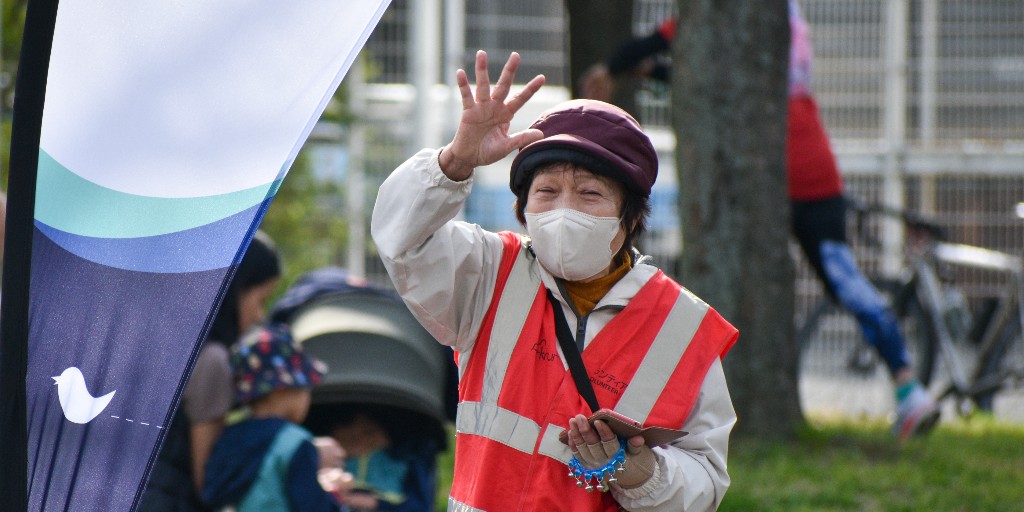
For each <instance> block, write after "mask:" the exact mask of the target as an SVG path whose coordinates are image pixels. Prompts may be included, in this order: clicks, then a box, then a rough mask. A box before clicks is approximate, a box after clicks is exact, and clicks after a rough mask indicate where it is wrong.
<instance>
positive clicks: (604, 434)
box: [594, 420, 616, 441]
mask: <svg viewBox="0 0 1024 512" xmlns="http://www.w3.org/2000/svg"><path fill="white" fill-rule="evenodd" d="M594 430H596V431H597V434H598V436H600V439H601V441H611V440H613V439H616V436H615V432H612V428H611V427H609V426H608V424H607V423H605V422H603V421H601V420H597V421H595V422H594Z"/></svg>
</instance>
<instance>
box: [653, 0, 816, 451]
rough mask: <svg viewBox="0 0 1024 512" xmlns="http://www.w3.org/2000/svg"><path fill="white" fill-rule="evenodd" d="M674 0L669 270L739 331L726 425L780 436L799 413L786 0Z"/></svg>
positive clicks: (793, 426)
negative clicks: (676, 233)
mask: <svg viewBox="0 0 1024 512" xmlns="http://www.w3.org/2000/svg"><path fill="white" fill-rule="evenodd" d="M677 3H678V6H679V14H680V20H679V27H678V32H677V36H676V40H675V41H674V45H673V49H672V51H673V62H674V63H675V64H674V66H673V76H672V93H673V100H672V108H673V114H672V118H673V127H674V130H675V133H676V138H677V151H676V164H677V169H678V174H679V210H680V216H681V226H682V230H683V255H682V256H683V257H682V259H681V268H680V274H679V275H680V276H681V278H682V282H683V284H684V285H685V286H687V287H688V288H690V289H691V290H692V291H693V292H694V293H696V294H697V295H698V296H700V297H701V298H703V299H704V300H706V301H707V302H708V303H709V304H711V306H712V307H714V308H715V309H717V310H718V311H719V312H720V313H722V315H723V316H724V317H725V318H726V319H728V320H729V321H730V322H732V323H733V324H734V325H735V326H736V327H737V328H738V329H739V331H740V338H739V342H738V343H737V344H736V346H735V347H734V348H733V349H732V351H731V352H730V353H729V355H728V356H727V357H726V358H725V361H724V362H725V369H726V375H727V378H728V380H729V389H730V392H731V393H732V397H733V402H734V404H735V406H736V409H737V413H738V416H739V422H738V424H737V427H736V432H737V434H739V435H748V436H750V435H754V436H759V437H775V438H782V437H789V436H790V435H791V434H793V433H795V432H796V430H797V429H798V427H799V426H800V425H802V424H803V416H802V413H801V410H800V401H799V394H798V387H797V358H798V354H797V350H796V346H795V342H794V336H793V275H794V272H793V262H792V259H791V258H790V255H789V250H788V243H789V202H788V199H787V195H786V173H785V137H786V122H787V121H786V110H787V89H786V88H787V65H788V59H789V21H788V17H787V2H786V0H765V1H763V2H698V1H692V0H677Z"/></svg>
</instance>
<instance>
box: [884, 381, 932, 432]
mask: <svg viewBox="0 0 1024 512" xmlns="http://www.w3.org/2000/svg"><path fill="white" fill-rule="evenodd" d="M938 422H939V408H938V406H937V405H936V404H935V400H934V399H932V397H931V395H929V394H928V391H926V390H925V389H924V387H923V386H921V385H916V386H914V389H913V390H912V391H911V392H910V393H909V394H908V395H907V396H906V397H904V398H903V400H900V403H899V404H897V405H896V423H894V424H893V426H892V430H893V434H895V435H896V437H897V438H899V440H900V441H905V440H907V439H908V438H910V437H911V436H923V435H925V434H927V433H928V432H931V430H932V428H934V427H935V424H936V423H938Z"/></svg>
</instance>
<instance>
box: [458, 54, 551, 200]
mask: <svg viewBox="0 0 1024 512" xmlns="http://www.w3.org/2000/svg"><path fill="white" fill-rule="evenodd" d="M519 60H520V57H519V54H518V53H514V52H513V53H512V54H511V55H510V56H509V58H508V61H507V62H506V63H505V67H504V68H503V69H502V70H501V76H500V77H499V78H498V83H497V84H495V86H494V90H493V91H492V90H491V83H490V79H489V77H488V74H487V53H486V52H484V51H483V50H481V51H478V52H477V54H476V91H475V93H474V91H473V89H472V88H471V87H470V85H469V77H468V76H467V75H466V72H465V71H464V70H461V69H460V70H458V72H456V74H455V80H456V83H457V85H458V88H459V94H460V95H461V97H462V118H461V120H460V121H459V127H458V130H457V131H456V132H455V138H454V139H453V140H452V142H451V143H450V144H448V146H447V147H446V148H445V149H444V150H443V151H442V154H441V168H442V170H444V172H445V174H446V175H447V176H448V177H449V178H451V179H453V180H456V181H460V180H464V179H466V178H468V177H469V175H470V174H472V172H473V169H474V168H476V167H479V166H482V165H488V164H492V163H494V162H497V161H498V160H501V159H502V158H504V157H505V156H506V155H508V154H509V153H511V152H512V151H513V150H515V149H517V148H521V147H523V146H525V145H527V144H529V143H531V142H534V141H537V140H540V139H541V138H542V137H543V136H544V134H543V133H541V132H540V130H536V129H528V130H523V131H521V132H519V133H514V134H511V135H510V134H509V133H508V131H509V126H510V125H511V122H512V118H513V117H514V116H515V114H516V112H518V111H519V109H520V108H521V107H522V106H523V105H524V104H525V103H526V102H527V101H528V100H529V99H530V98H531V97H533V94H534V93H535V92H537V90H538V89H540V87H541V86H542V85H544V75H537V76H536V77H534V78H533V80H530V82H529V83H527V84H526V86H525V87H524V88H523V90H521V91H519V92H518V93H517V94H515V95H513V96H512V97H511V98H509V97H508V96H509V92H510V90H511V88H512V81H513V80H514V79H515V75H516V70H517V69H518V68H519ZM506 98H507V101H506Z"/></svg>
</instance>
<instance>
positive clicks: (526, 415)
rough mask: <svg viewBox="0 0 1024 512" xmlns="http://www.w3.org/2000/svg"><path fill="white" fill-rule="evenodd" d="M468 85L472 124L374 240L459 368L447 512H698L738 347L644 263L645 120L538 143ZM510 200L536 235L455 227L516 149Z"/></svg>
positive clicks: (576, 115) (384, 219) (403, 191)
mask: <svg viewBox="0 0 1024 512" xmlns="http://www.w3.org/2000/svg"><path fill="white" fill-rule="evenodd" d="M519 61H520V59H519V55H518V54H516V53H513V54H512V55H511V56H510V57H509V59H508V61H507V62H506V64H505V66H504V68H503V70H502V72H501V76H500V77H499V79H498V82H497V84H496V85H495V86H494V88H493V89H492V87H491V84H490V81H489V78H488V74H487V54H486V53H484V52H483V51H480V52H478V53H477V55H476V87H475V91H474V89H473V88H471V87H470V83H469V79H468V77H467V75H466V73H465V71H463V70H459V71H458V72H457V73H456V82H457V87H458V90H459V92H460V94H461V97H462V117H461V120H460V122H459V126H458V129H457V131H456V134H455V137H454V138H453V140H452V141H451V142H450V143H449V144H448V145H447V146H445V147H443V148H441V149H439V150H434V149H425V150H422V151H420V152H419V153H418V154H416V155H415V156H413V157H412V158H410V159H409V160H407V161H406V162H405V163H403V164H402V165H401V166H400V167H399V168H398V169H396V170H395V171H394V172H393V173H392V174H391V176H389V177H388V178H387V179H386V180H385V182H384V184H383V185H382V186H381V187H380V190H379V193H378V196H377V202H376V205H375V206H374V209H373V219H372V222H371V232H372V234H373V239H374V241H375V242H376V244H377V248H378V251H379V253H380V255H381V258H382V260H383V261H384V264H385V267H386V268H387V270H388V273H389V274H390V276H391V279H392V281H393V282H394V284H395V287H396V289H397V291H398V292H399V294H400V295H401V297H402V299H403V300H404V301H405V303H406V305H407V306H408V307H409V309H410V310H411V311H412V313H413V315H414V316H415V317H416V318H417V320H419V322H420V323H421V324H422V325H423V326H424V327H425V328H426V329H427V331H429V332H430V334H431V335H433V336H434V338H436V339H437V340H438V341H439V342H440V343H442V344H444V345H449V346H451V347H452V348H454V349H455V351H456V352H457V357H458V365H459V377H460V380H459V403H458V413H457V416H456V421H455V423H456V432H457V434H456V440H455V469H454V476H453V480H452V489H451V494H450V496H449V498H448V510H449V511H466V512H468V511H492V512H493V511H504V510H545V511H588V510H589V511H608V512H612V511H617V510H632V511H672V512H679V511H686V510H709V509H713V508H715V507H717V506H718V504H719V503H721V501H722V497H723V496H724V494H725V492H726V489H727V488H728V486H729V474H728V471H727V469H726V455H727V452H728V443H729V434H730V432H731V430H732V427H733V425H734V424H735V421H736V413H735V411H734V409H733V406H732V401H731V399H730V397H729V391H728V387H727V385H726V381H725V374H724V371H723V370H722V361H721V358H722V357H724V356H725V354H726V352H727V351H728V350H729V348H730V347H731V346H732V345H733V343H735V341H736V339H737V336H738V333H737V331H736V329H735V328H734V327H733V326H732V325H730V324H729V323H728V322H727V321H725V320H724V319H723V318H722V317H721V316H720V315H719V314H718V313H717V312H715V310H714V309H713V308H711V307H710V306H708V304H706V303H704V302H703V301H701V300H700V299H699V298H697V297H696V296H694V295H693V294H691V293H690V292H689V291H687V290H686V289H684V288H683V287H682V286H680V285H679V284H678V283H676V282H675V281H673V280H672V279H671V278H669V277H668V276H666V275H665V274H664V273H663V272H661V271H660V270H659V269H658V268H657V267H655V266H653V265H652V264H651V262H650V260H649V259H648V258H645V257H642V256H641V255H640V254H639V253H638V252H637V251H636V250H635V249H634V248H633V247H632V245H631V244H632V242H633V241H635V240H636V239H637V237H639V235H640V234H641V233H642V232H643V230H644V227H645V223H646V219H647V215H648V212H649V209H650V205H649V202H650V193H651V188H652V186H653V185H654V181H655V179H656V178H657V173H658V158H657V153H656V152H655V150H654V147H653V145H652V144H651V141H650V139H649V138H648V137H647V135H646V134H645V133H644V131H643V129H642V128H641V127H640V125H639V124H638V123H637V122H636V120H635V119H633V118H632V117H631V116H629V114H627V113H626V112H624V111H623V110H622V109H619V108H617V107H615V106H613V105H610V104H608V103H604V102H600V101H593V100H576V101H570V102H566V103H563V104H560V105H557V106H555V107H553V108H551V109H549V110H547V111H545V112H544V113H542V114H541V116H540V117H539V118H538V119H537V120H536V122H534V123H533V125H532V126H531V127H530V128H529V129H527V130H525V131H522V132H519V133H514V134H510V133H509V125H510V122H511V121H512V118H513V116H514V115H515V114H516V112H517V111H518V110H519V109H520V108H521V107H522V106H523V104H524V103H525V102H526V101H528V100H529V99H530V98H531V97H532V96H533V94H534V93H535V92H536V91H537V90H538V89H539V88H540V87H541V85H542V84H543V82H544V77H543V76H537V77H536V78H534V79H533V80H531V81H530V82H529V83H527V84H526V85H525V87H524V88H523V90H522V91H521V92H519V93H518V94H515V95H511V96H510V95H509V93H510V89H511V86H512V81H513V79H514V78H515V72H516V70H517V68H518V66H519ZM517 148H519V149H520V151H519V153H518V154H517V155H516V157H515V159H514V161H513V162H512V167H511V172H510V177H509V178H510V179H509V184H510V188H511V189H512V192H513V193H514V194H515V195H516V198H517V199H516V204H515V206H514V208H515V211H516V214H517V216H518V218H519V220H520V222H521V223H522V224H523V226H524V227H525V228H526V232H527V233H528V235H529V236H523V235H520V234H516V233H512V232H507V231H505V232H500V233H493V232H489V231H486V230H484V229H482V228H480V227H479V226H476V225H472V224H468V223H465V222H460V221H457V220H455V218H456V216H457V215H458V213H459V211H460V209H461V207H462V205H463V204H464V202H465V200H466V198H467V196H468V194H469V193H470V189H471V187H472V184H473V174H474V170H475V169H476V168H477V167H480V166H484V165H488V164H492V163H494V162H497V161H499V160H501V159H502V158H504V157H505V156H506V155H508V154H509V153H511V152H513V151H514V150H515V149H517Z"/></svg>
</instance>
